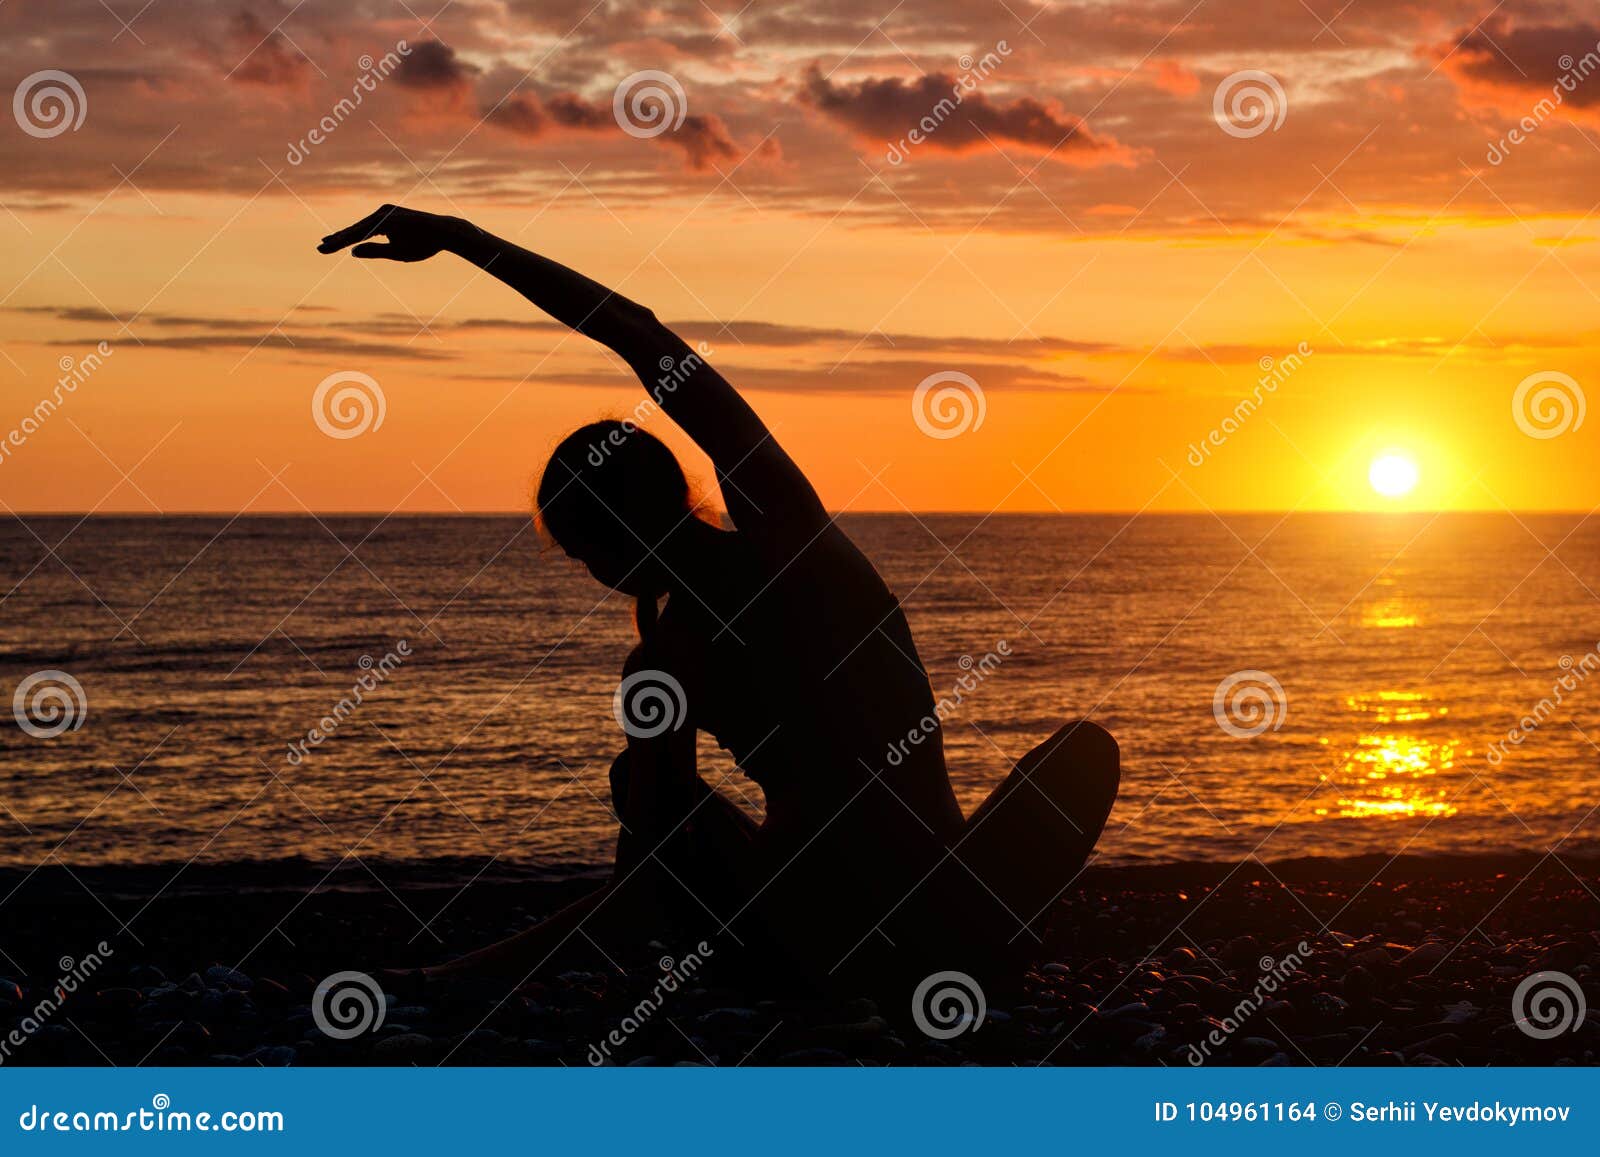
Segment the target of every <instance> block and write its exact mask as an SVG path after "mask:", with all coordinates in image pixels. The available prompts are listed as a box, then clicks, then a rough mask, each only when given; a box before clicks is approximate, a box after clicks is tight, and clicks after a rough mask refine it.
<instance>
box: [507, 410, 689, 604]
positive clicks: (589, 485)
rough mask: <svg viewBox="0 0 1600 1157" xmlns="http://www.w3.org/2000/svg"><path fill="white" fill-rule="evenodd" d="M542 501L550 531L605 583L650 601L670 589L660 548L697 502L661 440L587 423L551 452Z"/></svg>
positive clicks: (627, 426)
mask: <svg viewBox="0 0 1600 1157" xmlns="http://www.w3.org/2000/svg"><path fill="white" fill-rule="evenodd" d="M535 504H536V506H537V510H538V516H539V521H540V523H541V524H542V525H543V526H544V528H545V530H546V531H547V532H548V533H549V534H550V536H551V537H552V538H554V539H555V540H556V542H557V544H559V545H560V547H561V548H562V549H563V550H564V551H566V552H567V554H569V555H570V556H572V557H573V558H575V559H577V560H578V561H579V562H581V563H583V564H584V565H585V566H587V567H588V568H589V573H590V574H592V575H594V577H595V578H596V579H598V580H599V581H600V582H602V583H604V584H605V585H606V586H608V587H611V588H613V589H615V590H619V591H623V592H624V593H626V594H630V595H634V596H636V597H638V598H642V599H654V598H658V597H660V596H661V595H662V594H665V593H666V590H667V578H668V577H669V576H668V573H667V570H666V568H665V567H664V566H663V565H662V563H661V561H660V559H659V558H658V557H656V552H658V551H659V550H660V548H661V545H662V543H663V542H664V541H665V540H666V538H667V536H668V535H669V534H671V533H672V532H673V531H674V530H676V529H677V528H678V527H679V526H680V525H681V524H682V523H683V522H684V520H685V518H687V517H688V516H689V514H690V512H691V511H692V509H693V502H692V501H691V500H690V496H689V483H688V480H687V479H686V478H685V477H684V473H683V468H682V467H681V466H679V465H678V460H677V458H675V457H674V456H673V454H672V451H671V450H669V449H667V447H666V444H665V443H663V442H662V441H661V440H660V439H659V438H656V437H654V436H653V435H651V434H647V433H645V432H644V431H643V430H641V429H639V428H638V427H637V426H635V425H634V424H633V423H632V422H619V421H615V420H609V419H608V420H606V421H601V422H591V423H589V424H588V425H587V426H581V427H579V428H578V429H576V430H574V431H573V432H572V433H570V434H568V435H567V436H566V437H565V438H563V439H562V440H561V444H560V445H558V446H557V447H556V448H555V451H554V453H552V454H551V455H550V461H549V462H547V463H546V464H545V468H544V475H543V476H542V477H541V478H540V479H539V488H538V491H537V495H536V497H535Z"/></svg>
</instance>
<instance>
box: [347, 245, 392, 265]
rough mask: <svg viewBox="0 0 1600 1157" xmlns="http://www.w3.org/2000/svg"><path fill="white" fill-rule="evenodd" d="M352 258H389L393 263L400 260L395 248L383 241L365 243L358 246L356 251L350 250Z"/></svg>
mask: <svg viewBox="0 0 1600 1157" xmlns="http://www.w3.org/2000/svg"><path fill="white" fill-rule="evenodd" d="M350 256H352V257H387V258H389V259H390V260H391V261H398V260H400V258H399V257H398V256H397V255H396V252H395V247H394V246H393V245H391V244H388V243H386V242H383V241H363V242H362V243H361V244H360V245H357V246H356V247H355V248H354V249H352V250H350Z"/></svg>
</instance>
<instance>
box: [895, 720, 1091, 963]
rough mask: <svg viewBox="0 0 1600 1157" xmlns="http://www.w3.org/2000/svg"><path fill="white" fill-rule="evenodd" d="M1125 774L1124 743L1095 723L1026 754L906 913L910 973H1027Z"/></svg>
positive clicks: (899, 918) (902, 925)
mask: <svg viewBox="0 0 1600 1157" xmlns="http://www.w3.org/2000/svg"><path fill="white" fill-rule="evenodd" d="M1119 780H1120V755H1119V752H1118V748H1117V742H1116V740H1115V739H1113V738H1112V737H1111V733H1110V732H1108V731H1106V730H1105V729H1104V728H1103V727H1100V726H1099V725H1098V724H1094V723H1090V722H1088V721H1087V720H1080V721H1075V722H1072V723H1069V724H1067V725H1066V726H1064V727H1062V728H1060V729H1059V730H1058V731H1057V732H1056V733H1055V734H1054V735H1052V736H1051V737H1050V738H1049V739H1047V740H1046V741H1045V742H1043V743H1041V744H1040V745H1039V746H1038V747H1036V748H1034V749H1033V750H1032V751H1030V752H1029V753H1028V754H1027V755H1025V756H1023V757H1022V759H1020V760H1019V761H1018V762H1017V766H1016V768H1015V769H1014V770H1013V771H1012V772H1011V774H1010V775H1008V776H1007V777H1006V779H1005V780H1004V782H1002V783H1001V784H1000V786H999V787H997V788H995V790H994V791H993V792H991V793H990V795H989V798H988V799H986V800H985V801H984V802H983V804H982V805H981V806H980V807H979V808H978V810H977V811H975V812H973V813H972V815H971V816H970V817H969V818H968V819H967V822H966V825H965V826H964V827H963V829H962V831H961V835H960V836H959V837H958V838H957V839H956V840H954V841H953V842H952V843H951V845H950V849H949V854H948V855H947V856H946V858H945V859H944V861H943V862H942V863H941V864H940V865H939V867H938V868H937V869H936V870H935V871H934V872H932V873H931V874H930V875H929V876H928V878H927V879H926V880H925V881H924V882H923V884H922V885H921V886H920V887H918V888H917V890H916V894H915V895H914V896H912V897H911V898H909V899H908V900H907V901H906V902H905V903H904V905H903V906H902V907H901V909H900V910H899V911H898V912H897V913H896V920H895V921H894V924H895V925H897V926H898V927H897V928H892V929H891V932H892V934H893V936H894V938H895V939H896V940H897V941H898V942H900V943H903V944H904V945H905V946H906V948H907V951H906V952H904V953H903V954H902V956H901V960H902V964H903V966H904V967H905V970H906V971H905V973H904V975H905V976H911V975H912V974H916V977H923V976H927V975H929V974H931V973H934V972H938V971H942V970H959V971H962V972H966V973H969V974H971V975H972V976H974V977H977V978H981V980H982V983H983V986H984V987H985V988H989V987H991V986H1000V985H1004V984H1009V983H1011V982H1012V981H1014V980H1017V979H1020V977H1021V975H1022V973H1023V971H1024V969H1025V968H1026V966H1027V964H1028V963H1029V962H1030V961H1031V960H1032V959H1034V958H1035V957H1036V956H1037V954H1038V950H1039V948H1040V945H1041V943H1042V942H1043V940H1044V935H1045V931H1046V929H1047V927H1048V925H1049V921H1050V916H1051V914H1052V913H1053V912H1054V910H1055V907H1056V901H1057V900H1059V899H1060V897H1061V895H1062V894H1063V893H1064V892H1065V891H1066V889H1067V887H1068V886H1069V885H1070V884H1071V883H1072V881H1073V880H1074V879H1076V878H1077V875H1078V873H1079V872H1081V871H1082V870H1083V867H1084V864H1085V863H1086V862H1087V861H1088V859H1089V855H1090V853H1091V852H1093V850H1094V846H1095V843H1096V841H1098V840H1099V838H1100V833H1101V830H1102V829H1103V828H1104V827H1105V822H1106V817H1107V816H1109V815H1110V813H1111V806H1112V804H1113V803H1114V802H1115V801H1116V798H1117V787H1118V783H1119Z"/></svg>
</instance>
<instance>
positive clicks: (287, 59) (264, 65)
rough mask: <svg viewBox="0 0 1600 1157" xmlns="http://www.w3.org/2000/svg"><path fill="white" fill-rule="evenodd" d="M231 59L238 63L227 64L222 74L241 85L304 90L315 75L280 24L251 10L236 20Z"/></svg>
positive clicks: (232, 29)
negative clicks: (279, 26) (281, 29)
mask: <svg viewBox="0 0 1600 1157" xmlns="http://www.w3.org/2000/svg"><path fill="white" fill-rule="evenodd" d="M228 55H231V56H234V57H236V58H237V59H236V62H233V61H230V62H229V63H226V64H225V65H224V68H223V70H224V72H225V73H226V74H227V76H228V78H229V79H230V80H232V81H235V82H237V83H239V84H254V85H261V86H262V87H265V88H303V87H305V86H306V85H308V84H309V83H310V82H311V77H312V75H313V74H314V72H315V70H314V68H313V67H312V64H311V62H310V61H309V60H307V59H306V57H305V54H304V53H302V52H301V51H300V50H299V49H298V48H296V47H295V46H294V44H293V43H292V42H291V41H290V40H289V38H288V37H287V36H285V35H284V34H283V33H282V31H280V30H279V28H278V21H277V20H271V21H269V20H267V19H266V18H264V17H261V16H258V15H256V13H254V12H252V11H250V10H249V9H243V10H241V11H240V12H238V13H237V14H236V15H235V16H234V17H233V22H232V24H231V26H230V28H229V35H228Z"/></svg>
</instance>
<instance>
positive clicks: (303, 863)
mask: <svg viewBox="0 0 1600 1157" xmlns="http://www.w3.org/2000/svg"><path fill="white" fill-rule="evenodd" d="M1547 858H1548V853H1545V854H1541V853H1535V852H1532V851H1522V850H1509V851H1496V852H1479V853H1472V854H1459V853H1405V854H1400V855H1392V854H1388V853H1381V852H1368V853H1363V854H1360V855H1354V856H1298V857H1294V858H1291V859H1283V860H1260V859H1258V858H1257V857H1255V856H1250V857H1246V859H1245V860H1243V861H1239V860H1171V861H1161V862H1157V863H1117V864H1109V865H1100V864H1091V865H1090V866H1089V867H1088V868H1086V869H1084V871H1083V873H1082V876H1081V877H1080V883H1081V884H1083V885H1085V886H1089V885H1098V886H1102V887H1116V888H1124V887H1126V888H1149V889H1155V888H1162V887H1200V886H1204V885H1207V884H1216V883H1219V882H1221V881H1222V880H1224V879H1226V878H1227V877H1228V876H1229V875H1230V874H1232V873H1237V872H1240V871H1252V870H1253V871H1255V872H1257V873H1264V874H1266V875H1268V876H1271V877H1276V878H1278V879H1281V880H1282V881H1284V882H1285V883H1294V882H1307V881H1312V880H1327V881H1341V882H1357V883H1359V882H1363V881H1365V880H1369V879H1374V878H1378V879H1388V880H1407V881H1414V880H1427V879H1449V880H1473V879H1482V878H1486V877H1491V876H1499V875H1516V874H1524V873H1526V872H1528V871H1531V870H1532V869H1533V868H1534V867H1536V866H1537V865H1539V864H1540V863H1542V862H1544V861H1545V860H1546V859H1547ZM485 859H486V858H483V859H480V858H478V857H470V856H461V857H447V858H437V859H430V860H389V859H384V858H382V857H377V856H368V857H362V859H361V861H360V863H357V862H355V861H354V859H353V858H352V859H350V860H345V861H335V862H334V863H332V864H328V863H323V862H318V861H312V860H306V859H302V858H299V857H289V858H285V859H280V860H241V861H233V862H228V863H211V864H194V863H185V862H183V861H170V862H158V863H151V864H132V865H104V864H70V863H68V864H60V863H53V864H46V865H41V866H38V867H35V868H31V869H30V868H21V867H5V866H0V903H4V902H5V901H6V898H7V897H10V896H12V895H15V894H20V893H23V892H26V893H28V894H30V895H31V896H34V897H37V898H45V897H48V896H50V895H52V894H56V895H64V896H67V897H71V896H73V895H80V896H81V895H82V894H83V892H84V890H85V889H86V888H87V889H88V890H90V891H93V892H94V893H96V894H101V895H108V896H117V897H122V898H127V899H150V898H152V897H157V896H171V897H201V898H203V897H206V896H213V895H218V894H224V893H225V894H229V895H237V894H241V893H243V894H265V895H272V894H279V893H295V894H300V893H308V892H309V893H320V892H342V893H349V894H355V895H361V894H367V893H378V894H381V893H383V892H385V891H387V890H389V889H397V890H407V891H422V892H426V891H437V890H459V889H461V888H463V887H467V886H471V887H479V886H483V887H489V886H499V887H508V886H509V887H520V888H529V889H538V888H540V887H548V888H551V889H554V890H561V891H564V890H566V889H568V888H570V887H575V886H577V885H579V884H594V883H599V882H602V881H603V880H604V879H605V878H606V876H607V874H608V872H609V866H608V865H597V864H587V863H555V864H532V863H518V862H515V861H503V860H493V861H492V862H490V863H489V864H488V865H487V866H486V864H485ZM1560 860H1561V862H1564V863H1566V864H1568V865H1570V866H1571V867H1572V868H1573V870H1574V871H1576V872H1578V873H1580V874H1587V875H1592V876H1596V877H1600V850H1596V851H1592V852H1591V851H1588V850H1587V849H1586V848H1582V847H1580V849H1579V850H1577V851H1574V852H1572V853H1562V854H1561V855H1560ZM1249 865H1254V867H1253V868H1250V867H1249Z"/></svg>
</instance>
